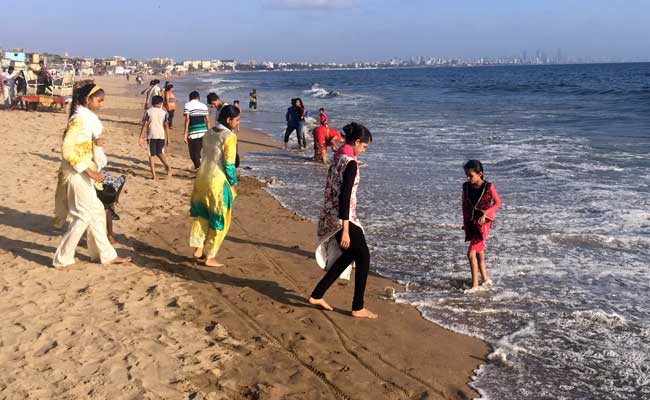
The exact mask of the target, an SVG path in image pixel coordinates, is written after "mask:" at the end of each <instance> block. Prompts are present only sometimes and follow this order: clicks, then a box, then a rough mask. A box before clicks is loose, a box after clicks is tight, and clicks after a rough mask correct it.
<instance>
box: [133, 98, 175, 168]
mask: <svg viewBox="0 0 650 400" xmlns="http://www.w3.org/2000/svg"><path fill="white" fill-rule="evenodd" d="M152 102H153V107H151V108H150V109H148V110H147V111H146V113H145V117H144V121H143V122H142V129H141V130H140V138H139V139H138V145H139V146H140V147H144V138H145V136H146V137H147V145H148V147H149V168H150V169H151V179H153V180H154V181H155V180H156V161H155V157H158V158H159V159H160V162H162V163H163V165H164V166H165V171H166V172H167V176H171V175H172V168H171V167H170V166H169V164H168V163H167V159H166V158H165V146H168V145H169V126H168V125H167V111H165V109H164V108H163V107H162V106H163V102H164V100H163V98H162V96H154V97H153V99H152Z"/></svg>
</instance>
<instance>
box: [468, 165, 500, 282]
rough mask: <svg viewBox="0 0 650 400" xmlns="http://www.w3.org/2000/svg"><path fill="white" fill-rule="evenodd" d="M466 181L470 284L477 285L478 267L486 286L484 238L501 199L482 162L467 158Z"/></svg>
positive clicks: (488, 232)
mask: <svg viewBox="0 0 650 400" xmlns="http://www.w3.org/2000/svg"><path fill="white" fill-rule="evenodd" d="M464 169H465V175H466V176H467V182H465V183H464V184H463V195H462V204H463V229H464V230H465V241H466V242H469V248H468V249H467V258H468V259H469V265H470V268H471V270H472V288H471V289H469V290H468V291H469V292H471V291H474V290H476V289H477V288H478V272H479V269H480V272H481V278H482V279H483V285H485V286H489V285H491V284H492V280H491V279H490V278H489V277H488V274H487V270H486V267H485V241H486V240H487V238H488V235H489V234H490V227H491V226H492V222H493V221H494V218H495V214H496V211H497V209H498V208H499V207H501V199H500V198H499V194H498V193H497V190H496V188H495V187H494V184H493V183H492V182H488V181H486V180H485V179H484V178H483V164H481V162H480V161H478V160H469V161H468V162H467V163H466V164H465V166H464Z"/></svg>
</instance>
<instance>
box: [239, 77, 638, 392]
mask: <svg viewBox="0 0 650 400" xmlns="http://www.w3.org/2000/svg"><path fill="white" fill-rule="evenodd" d="M319 79H320V78H319ZM322 83H323V87H322V88H321V89H324V90H325V91H328V90H331V89H330V88H334V87H337V88H339V87H340V88H342V89H343V90H344V91H345V94H342V95H340V96H338V97H336V98H332V99H329V100H328V101H327V103H324V104H327V108H328V111H331V114H330V117H331V119H332V120H333V121H337V122H338V120H343V121H348V120H358V121H362V122H367V124H368V126H369V127H370V128H371V130H372V132H373V136H375V141H374V142H373V144H372V146H371V147H370V149H369V151H368V152H367V154H364V155H363V156H362V160H363V162H364V163H365V164H366V166H365V167H364V168H363V169H362V171H361V174H362V178H361V179H362V184H361V186H360V191H359V194H358V196H359V215H360V218H361V219H362V222H363V223H364V226H365V228H366V231H367V240H368V244H369V247H370V248H371V254H372V258H373V261H372V266H371V267H372V268H373V269H374V270H376V271H379V272H381V273H382V274H385V275H387V276H389V277H392V278H395V279H397V280H399V281H400V282H402V283H407V282H408V290H407V291H406V292H404V293H399V294H397V295H396V299H395V300H396V301H398V302H403V303H409V304H414V305H416V306H417V307H418V309H419V310H420V312H421V313H422V315H423V316H424V317H425V318H427V319H429V320H431V321H433V322H436V323H439V324H440V325H441V326H444V327H446V328H448V329H452V330H454V331H458V332H461V333H464V334H468V335H471V336H475V337H479V338H482V339H484V340H487V341H488V342H489V343H490V344H491V345H492V346H493V348H494V350H493V352H492V354H493V355H492V358H493V361H491V362H490V363H489V364H488V365H486V366H484V367H482V368H481V370H480V371H479V372H478V373H477V377H476V379H475V381H474V382H473V384H472V385H473V387H475V388H478V389H480V393H482V395H483V396H485V395H486V393H488V392H489V395H490V396H491V397H492V398H495V399H509V398H554V399H563V398H565V399H573V398H596V397H597V398H599V399H616V400H618V399H627V398H644V395H645V394H646V393H647V390H646V392H645V393H644V392H642V390H644V389H639V388H643V387H644V385H648V384H649V383H648V380H650V377H648V376H647V365H650V360H649V359H648V357H649V354H650V328H649V326H650V312H648V310H647V303H648V301H650V296H649V295H648V294H647V293H648V289H649V288H648V285H647V284H645V283H644V282H643V280H642V279H640V278H639V277H642V276H644V274H646V275H647V274H648V273H649V272H650V256H648V253H647V249H648V248H649V247H650V211H648V210H650V196H648V194H650V190H648V189H647V187H650V176H648V175H647V173H646V170H647V165H648V163H647V154H645V156H640V155H639V154H636V153H635V152H634V149H632V150H626V149H624V148H623V147H621V146H620V143H616V146H615V148H610V149H607V148H604V149H601V148H599V147H597V146H595V145H593V144H592V138H589V137H586V136H583V135H581V134H579V133H576V132H574V131H570V130H567V128H566V127H565V126H562V127H561V128H557V129H550V128H548V127H547V126H546V125H544V124H542V123H541V120H540V118H546V117H545V115H546V114H548V112H547V111H546V110H539V111H537V110H536V111H534V112H530V113H529V114H530V115H528V117H529V118H528V121H530V123H526V124H519V125H508V124H507V123H506V124H503V123H502V122H503V121H507V120H508V119H509V118H510V116H509V115H507V113H506V112H505V110H504V112H502V111H499V112H500V113H496V114H494V115H497V114H498V116H497V117H495V118H491V117H489V116H487V117H486V114H485V113H483V114H481V112H480V111H481V109H480V107H485V104H483V105H482V106H480V107H479V108H478V109H477V112H476V113H474V112H470V113H468V112H463V113H462V115H459V114H454V111H453V109H452V108H451V107H446V105H445V103H444V101H443V102H440V103H436V105H435V106H432V107H429V106H427V105H426V104H425V103H422V105H421V107H418V108H417V113H414V114H408V112H409V111H408V109H402V111H403V113H401V114H399V115H397V114H396V113H392V112H390V111H389V109H388V108H387V107H386V105H387V104H389V103H387V102H386V101H385V100H384V99H383V98H382V97H381V96H380V95H378V94H372V93H370V94H364V95H356V94H355V92H356V90H354V89H353V88H350V87H349V86H344V85H345V84H344V83H338V82H333V81H326V80H323V81H322ZM292 85H295V83H292ZM309 85H311V82H307V83H303V85H302V87H309ZM391 90H392V91H386V92H382V94H383V93H390V96H388V97H389V98H393V99H394V98H395V96H399V95H400V93H401V92H400V91H399V90H398V89H396V88H394V87H393V88H392V89H391ZM282 93H283V96H284V99H286V98H291V97H292V96H295V90H292V91H288V90H287V91H286V92H282ZM314 93H315V92H314ZM377 93H379V92H377ZM366 95H367V96H369V97H367V98H366V97H363V96H366ZM371 96H375V97H372V98H371ZM434 97H435V96H434ZM310 98H311V97H310ZM310 98H307V99H306V101H307V102H311V103H317V102H318V100H314V99H318V97H315V98H313V99H311V100H310ZM451 100H452V102H451V104H455V105H458V103H454V101H453V100H454V99H451ZM474 100H476V101H477V102H482V101H483V100H481V96H478V98H476V99H472V101H474ZM269 101H271V100H269ZM278 104H279V103H278ZM281 106H282V107H279V109H281V110H284V109H285V108H286V104H285V103H284V100H283V102H282V103H281ZM309 106H311V107H312V108H313V107H316V106H312V105H311V104H309ZM350 106H353V107H350ZM438 108H442V109H444V110H443V111H440V110H438ZM483 111H485V109H483ZM524 111H525V110H524ZM515 112H517V111H515ZM525 112H526V111H525ZM280 114H283V111H282V112H281V113H280V112H279V113H278V116H277V118H278V119H280V122H279V124H278V126H277V136H278V137H281V135H282V132H281V131H280V129H281V125H283V115H280ZM260 115H262V114H260ZM269 115H270V114H269ZM548 119H549V120H551V119H552V115H551V116H549V117H548ZM305 154H306V153H302V152H296V151H291V152H290V153H287V155H286V156H282V157H280V156H276V157H274V158H269V157H259V158H257V159H255V157H253V159H252V160H250V161H251V163H252V165H253V166H254V167H255V170H254V172H255V173H256V174H260V175H264V176H277V177H278V178H279V180H281V181H282V182H283V184H282V185H277V186H272V187H269V188H267V190H269V192H271V193H272V194H273V195H274V196H275V197H276V198H278V199H279V200H280V201H281V203H282V204H284V205H285V206H288V207H290V208H293V209H294V210H297V211H298V212H299V213H300V214H301V215H302V214H305V215H308V216H309V215H311V216H312V218H313V215H314V213H316V214H317V213H318V211H319V210H318V206H314V205H315V204H316V205H318V204H320V202H321V201H322V190H323V187H322V184H323V182H324V179H325V174H326V168H322V166H316V165H315V164H313V163H307V162H305V161H304V159H301V157H303V156H304V155H305ZM468 158H479V159H481V160H482V161H484V165H485V167H486V175H487V177H488V179H490V180H491V181H493V182H494V183H495V185H496V187H497V188H498V190H499V193H500V194H501V197H502V200H503V201H504V205H503V207H502V209H501V210H500V211H499V212H498V213H497V220H496V222H495V224H494V225H493V227H492V231H491V234H490V238H489V239H488V243H487V249H486V257H487V265H488V272H489V274H490V276H491V277H492V279H493V280H494V281H495V282H497V285H496V287H494V288H492V289H491V290H489V291H485V292H481V293H480V294H478V295H465V294H463V293H462V289H463V288H466V287H468V285H469V278H470V276H469V267H468V265H467V259H466V256H465V253H466V249H467V247H466V243H463V233H462V231H461V230H460V229H459V224H460V221H461V216H460V205H459V202H460V199H459V197H460V193H459V192H460V185H461V184H462V182H463V180H464V176H463V171H462V164H463V162H464V160H466V159H468ZM247 161H248V160H247ZM644 163H645V164H644ZM284 182H296V183H300V185H296V186H290V185H286V184H284ZM531 324H532V325H531ZM506 366H507V367H506ZM484 389H486V390H484ZM645 397H647V398H650V394H648V395H647V396H645Z"/></svg>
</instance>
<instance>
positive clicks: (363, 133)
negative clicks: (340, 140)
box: [343, 122, 372, 144]
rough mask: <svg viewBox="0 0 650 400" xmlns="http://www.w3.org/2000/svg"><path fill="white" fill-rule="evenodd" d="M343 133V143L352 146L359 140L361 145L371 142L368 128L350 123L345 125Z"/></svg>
mask: <svg viewBox="0 0 650 400" xmlns="http://www.w3.org/2000/svg"><path fill="white" fill-rule="evenodd" d="M343 132H345V143H347V144H354V142H356V141H357V140H360V141H361V143H371V142H372V133H370V131H369V130H368V128H366V127H365V126H363V125H361V124H357V123H356V122H350V123H349V124H347V125H345V126H344V127H343Z"/></svg>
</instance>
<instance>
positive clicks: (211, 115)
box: [206, 92, 226, 129]
mask: <svg viewBox="0 0 650 400" xmlns="http://www.w3.org/2000/svg"><path fill="white" fill-rule="evenodd" d="M206 100H207V101H208V129H210V128H212V127H213V126H215V125H216V124H217V118H218V117H219V113H220V112H221V108H222V107H223V106H224V105H225V104H226V103H224V102H223V100H221V99H220V98H219V95H217V94H216V93H214V92H210V93H208V96H207V97H206Z"/></svg>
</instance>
